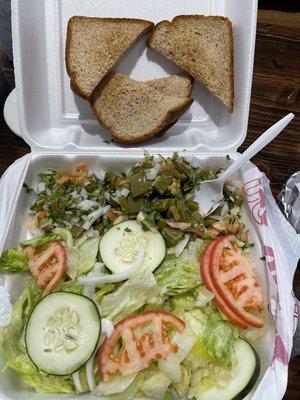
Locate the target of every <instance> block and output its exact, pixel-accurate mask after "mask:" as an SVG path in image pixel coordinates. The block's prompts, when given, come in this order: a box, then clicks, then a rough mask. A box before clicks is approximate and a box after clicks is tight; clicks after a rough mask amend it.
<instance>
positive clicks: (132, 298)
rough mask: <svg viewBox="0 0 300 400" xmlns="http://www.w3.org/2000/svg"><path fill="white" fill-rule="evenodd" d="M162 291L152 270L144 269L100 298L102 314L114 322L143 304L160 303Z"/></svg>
mask: <svg viewBox="0 0 300 400" xmlns="http://www.w3.org/2000/svg"><path fill="white" fill-rule="evenodd" d="M163 293H164V291H163V290H162V288H160V287H159V286H158V285H157V283H156V280H155V278H154V275H153V274H152V272H150V271H148V270H146V271H143V272H141V273H140V274H138V275H136V276H134V277H132V278H130V279H128V280H127V281H126V282H125V283H123V285H122V286H120V287H119V288H118V289H117V290H116V291H115V292H113V293H111V294H107V295H105V296H104V297H103V298H102V301H101V303H100V304H101V307H102V316H103V317H107V318H109V319H111V320H112V321H113V322H114V323H117V322H119V321H120V320H121V319H123V318H125V317H127V316H128V315H130V314H132V313H134V312H135V311H137V310H138V309H139V308H141V307H143V306H144V305H145V304H149V303H150V304H151V303H155V304H159V303H160V304H162V303H163V300H164V298H163Z"/></svg>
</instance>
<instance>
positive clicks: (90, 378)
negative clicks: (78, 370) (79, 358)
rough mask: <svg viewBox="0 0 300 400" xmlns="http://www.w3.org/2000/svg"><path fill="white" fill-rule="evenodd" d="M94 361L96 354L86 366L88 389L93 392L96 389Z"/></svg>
mask: <svg viewBox="0 0 300 400" xmlns="http://www.w3.org/2000/svg"><path fill="white" fill-rule="evenodd" d="M94 360H95V354H94V355H93V356H92V357H91V358H90V359H89V361H88V362H87V363H86V366H85V371H86V378H87V383H88V387H89V389H90V391H91V392H92V391H93V390H94V389H95V387H96V384H95V372H94Z"/></svg>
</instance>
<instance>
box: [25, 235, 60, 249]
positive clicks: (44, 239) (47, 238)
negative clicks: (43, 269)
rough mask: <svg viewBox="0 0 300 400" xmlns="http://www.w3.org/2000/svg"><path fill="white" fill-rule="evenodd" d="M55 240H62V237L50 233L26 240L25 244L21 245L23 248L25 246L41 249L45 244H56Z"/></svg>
mask: <svg viewBox="0 0 300 400" xmlns="http://www.w3.org/2000/svg"><path fill="white" fill-rule="evenodd" d="M55 240H61V239H60V236H59V235H57V234H55V233H49V234H46V235H42V236H38V237H36V238H33V239H29V240H24V241H23V242H21V243H20V245H21V246H22V247H25V246H31V247H40V246H43V245H44V244H47V243H50V242H54V241H55Z"/></svg>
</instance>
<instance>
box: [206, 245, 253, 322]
mask: <svg viewBox="0 0 300 400" xmlns="http://www.w3.org/2000/svg"><path fill="white" fill-rule="evenodd" d="M215 243H216V240H214V241H212V242H210V244H209V245H208V246H206V248H205V250H204V253H203V256H202V259H201V261H200V275H201V277H202V281H203V283H204V284H205V286H206V287H207V289H208V290H210V291H211V292H212V293H213V294H214V296H215V297H214V300H213V301H214V303H215V304H216V306H217V307H218V309H219V310H220V311H221V312H222V313H223V314H224V315H225V316H226V317H227V318H228V319H229V320H230V321H231V322H232V323H233V324H234V325H237V326H239V327H240V328H243V329H246V328H248V327H249V325H248V324H247V323H246V322H245V321H244V320H243V319H242V318H240V317H238V316H237V315H236V314H235V313H234V312H233V311H232V310H231V308H230V307H229V306H228V305H227V304H226V303H225V301H224V300H223V298H222V297H221V296H220V294H219V292H218V291H217V290H216V289H215V287H214V285H213V283H212V279H211V274H210V260H211V257H212V250H213V247H214V245H215Z"/></svg>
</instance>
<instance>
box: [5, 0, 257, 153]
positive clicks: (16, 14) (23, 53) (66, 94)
mask: <svg viewBox="0 0 300 400" xmlns="http://www.w3.org/2000/svg"><path fill="white" fill-rule="evenodd" d="M12 3H13V14H12V15H13V48H14V63H15V75H16V85H17V90H18V93H17V94H18V110H19V124H20V131H21V133H22V136H23V138H24V139H25V140H26V142H27V143H28V144H29V145H30V146H31V148H32V149H33V150H38V151H48V150H49V148H51V149H55V151H60V152H65V151H66V150H68V151H78V150H80V151H87V152H89V151H94V150H97V151H101V152H110V151H111V150H112V148H113V147H116V148H118V150H119V151H125V152H126V153H127V151H128V147H127V146H120V145H117V144H116V145H115V144H111V145H110V146H108V145H107V144H105V143H104V142H103V139H108V138H109V136H108V134H107V133H106V132H105V130H104V129H102V128H101V127H100V126H99V124H98V123H97V122H96V119H95V118H94V117H93V115H92V113H91V110H90V107H89V105H88V103H87V102H86V101H84V100H82V99H81V98H79V97H78V96H76V95H75V94H73V92H72V91H71V89H70V84H69V77H68V76H67V73H66V68H65V58H64V52H65V37H66V27H67V22H68V19H69V18H70V17H72V16H73V15H87V16H102V17H133V18H134V17H135V18H143V19H148V20H151V21H153V22H158V21H161V20H162V19H172V18H173V17H174V16H176V15H180V14H206V15H224V16H227V17H228V18H229V19H230V20H231V21H232V23H233V27H234V70H235V73H234V79H235V108H234V113H233V114H230V113H228V112H227V111H226V109H225V107H224V106H223V105H222V104H220V103H219V102H218V101H217V100H216V99H215V98H214V97H213V96H212V95H211V94H210V93H208V92H207V91H206V90H205V89H204V88H203V87H200V85H198V84H196V85H195V89H194V92H193V97H194V99H195V102H194V104H193V105H192V106H191V108H190V110H189V111H187V113H186V114H185V115H184V116H183V117H182V118H181V119H180V121H178V123H176V124H175V126H174V127H172V128H171V129H170V130H169V131H168V132H167V133H166V134H165V135H164V136H163V137H157V138H154V139H153V140H151V141H149V142H147V143H142V144H140V145H136V147H131V148H130V151H131V152H135V151H138V150H139V149H141V148H143V147H145V146H147V148H148V149H149V150H150V151H151V150H152V151H155V152H156V151H160V152H163V151H168V150H171V149H172V150H180V149H183V148H185V149H187V150H188V151H196V152H198V153H199V152H201V153H223V154H224V153H231V152H235V151H236V150H237V148H238V147H239V146H240V145H241V144H242V142H243V141H244V139H245V136H246V132H247V124H248V114H249V103H250V93H251V83H252V70H253V56H254V46H255V33H256V15H257V0H243V1H242V2H241V1H240V0H185V1H183V0H159V1H157V0H143V1H140V0H101V1H99V0H85V1H82V0H47V1H46V0H39V1H37V0H26V1H21V0H14V1H13V2H12ZM118 68H119V70H121V71H122V72H124V73H126V74H129V75H130V76H132V77H133V78H136V79H139V80H148V79H152V78H156V77H161V76H165V75H167V74H172V73H176V72H179V71H180V70H179V68H177V67H176V66H175V64H173V63H172V62H169V61H168V60H166V59H165V58H164V57H162V56H160V55H159V54H158V53H157V52H155V51H153V50H151V49H147V48H146V46H145V39H144V40H140V41H139V42H138V43H137V44H136V45H135V46H134V48H132V49H131V51H130V52H129V53H128V54H127V55H126V57H125V58H124V59H123V60H122V62H121V63H120V65H119V66H118Z"/></svg>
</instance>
